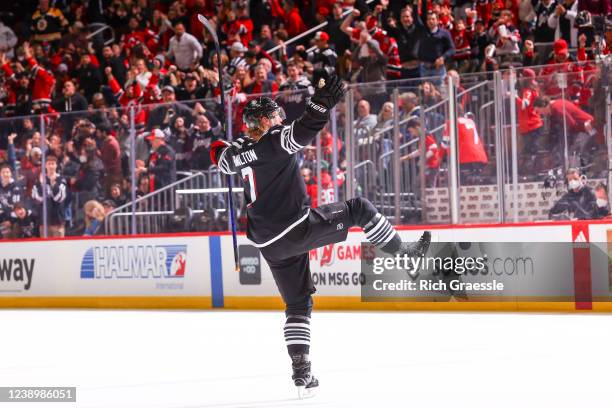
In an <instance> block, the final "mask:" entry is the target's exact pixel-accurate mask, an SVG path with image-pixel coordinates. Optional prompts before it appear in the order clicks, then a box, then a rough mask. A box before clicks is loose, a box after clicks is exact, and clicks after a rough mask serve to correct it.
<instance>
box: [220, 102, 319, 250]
mask: <svg viewBox="0 0 612 408" xmlns="http://www.w3.org/2000/svg"><path fill="white" fill-rule="evenodd" d="M328 118H329V114H328V113H321V112H319V111H317V110H316V109H315V108H314V107H312V105H310V104H309V105H308V106H307V107H306V110H305V112H304V114H303V115H302V117H300V118H299V119H298V120H295V121H293V122H292V123H291V124H290V125H286V126H282V125H281V126H275V127H273V128H271V129H269V130H268V131H267V132H266V133H265V134H264V135H263V136H262V137H261V139H259V140H258V141H254V140H253V139H250V138H248V137H241V138H239V139H236V140H235V141H233V142H232V144H231V146H229V147H226V148H224V149H219V150H218V151H217V157H216V159H217V162H218V166H219V169H220V170H221V171H222V172H223V173H226V174H235V173H238V174H240V175H241V178H242V184H243V186H244V195H245V198H246V202H247V237H248V238H249V239H250V240H251V241H253V242H255V243H256V245H255V246H257V247H264V246H267V245H269V244H271V243H272V242H274V241H276V240H278V239H280V238H281V237H282V236H283V235H285V234H286V233H287V232H289V231H290V230H291V229H292V228H294V227H295V226H297V225H298V224H299V223H300V222H302V221H303V220H305V219H306V218H307V217H308V214H309V211H310V208H309V206H308V195H307V194H306V186H305V185H304V180H303V178H302V176H301V174H300V165H299V160H298V157H297V156H296V154H295V153H297V152H298V151H299V150H301V149H302V148H303V147H304V146H306V145H308V144H309V143H310V142H311V141H312V140H313V139H314V138H315V136H316V135H317V133H318V132H319V131H320V130H321V129H323V127H324V126H325V124H326V123H327V121H328Z"/></svg>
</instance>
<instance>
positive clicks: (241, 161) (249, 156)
mask: <svg viewBox="0 0 612 408" xmlns="http://www.w3.org/2000/svg"><path fill="white" fill-rule="evenodd" d="M232 159H234V166H236V167H241V166H244V165H245V164H248V163H251V162H254V161H255V160H257V155H256V154H255V151H254V150H247V151H245V152H242V153H240V154H238V155H235V156H232Z"/></svg>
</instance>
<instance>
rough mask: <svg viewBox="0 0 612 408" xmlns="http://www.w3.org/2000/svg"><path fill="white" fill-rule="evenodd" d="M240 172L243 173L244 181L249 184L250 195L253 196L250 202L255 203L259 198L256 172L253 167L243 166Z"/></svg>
mask: <svg viewBox="0 0 612 408" xmlns="http://www.w3.org/2000/svg"><path fill="white" fill-rule="evenodd" d="M240 173H241V174H242V179H243V180H244V183H245V184H247V185H248V186H249V196H250V198H251V203H250V204H253V203H254V202H255V200H256V199H257V194H256V192H255V191H256V188H255V173H253V169H252V168H251V167H243V168H242V170H240Z"/></svg>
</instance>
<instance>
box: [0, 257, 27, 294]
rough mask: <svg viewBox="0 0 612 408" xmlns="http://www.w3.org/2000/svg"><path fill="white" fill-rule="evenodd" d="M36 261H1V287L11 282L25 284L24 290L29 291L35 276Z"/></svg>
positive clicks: (14, 259) (22, 259) (21, 259)
mask: <svg viewBox="0 0 612 408" xmlns="http://www.w3.org/2000/svg"><path fill="white" fill-rule="evenodd" d="M35 262H36V261H35V260H34V259H27V258H13V259H6V258H5V259H1V260H0V285H1V286H0V287H3V286H4V284H9V283H10V282H20V283H23V289H24V290H29V289H30V286H31V285H32V276H33V275H34V264H35Z"/></svg>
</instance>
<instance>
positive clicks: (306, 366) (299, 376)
mask: <svg viewBox="0 0 612 408" xmlns="http://www.w3.org/2000/svg"><path fill="white" fill-rule="evenodd" d="M291 360H292V364H291V367H292V368H293V375H292V376H291V378H292V379H293V383H294V384H295V386H296V387H297V390H298V398H299V399H304V398H311V397H314V395H315V390H316V388H317V387H318V386H319V381H318V380H317V379H316V378H315V377H314V376H313V375H312V373H311V372H310V366H311V364H310V361H308V356H307V355H304V354H300V355H296V356H291Z"/></svg>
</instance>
